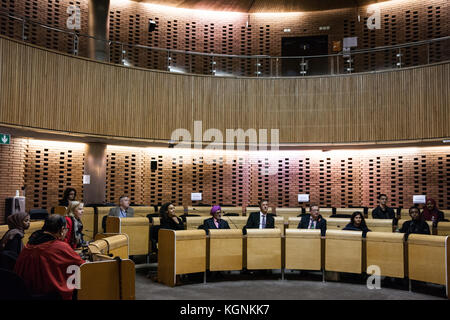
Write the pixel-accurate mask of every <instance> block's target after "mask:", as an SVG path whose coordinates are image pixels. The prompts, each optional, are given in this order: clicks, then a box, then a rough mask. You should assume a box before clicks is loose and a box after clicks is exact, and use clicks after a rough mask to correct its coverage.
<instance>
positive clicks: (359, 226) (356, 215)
mask: <svg viewBox="0 0 450 320" xmlns="http://www.w3.org/2000/svg"><path fill="white" fill-rule="evenodd" d="M342 230H350V231H362V232H363V233H362V237H363V238H365V237H366V234H367V232H369V231H370V229H369V228H367V225H366V221H365V220H364V215H363V214H362V213H361V212H359V211H356V212H353V214H352V216H351V217H350V223H349V224H347V225H346V226H345V228H344V229H342Z"/></svg>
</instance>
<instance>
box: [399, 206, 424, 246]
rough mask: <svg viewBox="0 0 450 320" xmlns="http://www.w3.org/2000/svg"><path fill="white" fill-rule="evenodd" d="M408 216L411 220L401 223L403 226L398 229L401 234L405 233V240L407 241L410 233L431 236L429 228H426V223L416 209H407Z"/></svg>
mask: <svg viewBox="0 0 450 320" xmlns="http://www.w3.org/2000/svg"><path fill="white" fill-rule="evenodd" d="M409 216H410V217H411V220H410V221H406V222H405V223H403V226H402V228H401V229H400V232H401V233H405V240H407V239H408V236H409V235H410V234H411V233H418V234H431V233H430V227H429V226H428V223H426V222H425V221H424V219H423V217H422V215H421V214H420V209H419V208H418V207H416V206H414V207H411V208H409Z"/></svg>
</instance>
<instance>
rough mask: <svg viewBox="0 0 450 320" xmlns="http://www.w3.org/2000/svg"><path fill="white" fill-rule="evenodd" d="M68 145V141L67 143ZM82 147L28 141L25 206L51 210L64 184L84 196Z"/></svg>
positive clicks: (79, 197)
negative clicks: (73, 147)
mask: <svg viewBox="0 0 450 320" xmlns="http://www.w3.org/2000/svg"><path fill="white" fill-rule="evenodd" d="M69 145H70V144H69ZM83 171H84V148H82V147H76V149H72V148H70V146H69V147H68V148H67V147H63V146H59V147H55V146H43V145H39V143H35V142H33V141H32V142H31V143H30V144H29V145H28V147H27V150H26V157H25V168H24V172H23V175H24V183H25V191H26V208H27V210H29V209H32V208H43V209H47V210H48V211H49V212H50V209H51V208H52V207H54V206H57V205H58V201H59V200H60V199H62V197H63V192H64V190H65V189H66V188H67V187H72V188H74V189H75V190H76V191H77V200H79V201H82V199H83V184H82V183H83Z"/></svg>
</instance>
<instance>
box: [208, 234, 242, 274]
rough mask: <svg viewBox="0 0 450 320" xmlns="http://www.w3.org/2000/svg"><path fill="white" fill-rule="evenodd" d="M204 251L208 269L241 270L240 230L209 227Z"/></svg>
mask: <svg viewBox="0 0 450 320" xmlns="http://www.w3.org/2000/svg"><path fill="white" fill-rule="evenodd" d="M206 252H207V260H206V261H207V266H206V268H207V269H209V270H210V271H229V270H242V265H243V255H242V253H243V236H242V230H240V229H210V230H209V237H208V238H207V250H206Z"/></svg>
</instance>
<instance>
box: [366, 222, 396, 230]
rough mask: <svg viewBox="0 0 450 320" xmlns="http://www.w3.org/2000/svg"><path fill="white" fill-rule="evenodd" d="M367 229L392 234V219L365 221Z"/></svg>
mask: <svg viewBox="0 0 450 320" xmlns="http://www.w3.org/2000/svg"><path fill="white" fill-rule="evenodd" d="M365 221H366V225H367V228H369V229H370V231H375V232H392V231H393V230H392V219H365Z"/></svg>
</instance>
